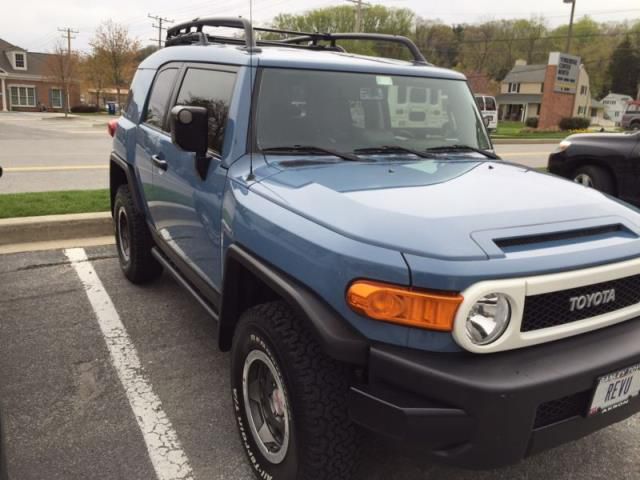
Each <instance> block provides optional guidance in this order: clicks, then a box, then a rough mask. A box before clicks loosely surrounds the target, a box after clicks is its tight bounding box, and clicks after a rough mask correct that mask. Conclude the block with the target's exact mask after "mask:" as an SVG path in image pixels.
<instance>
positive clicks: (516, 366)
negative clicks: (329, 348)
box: [350, 318, 640, 469]
mask: <svg viewBox="0 0 640 480" xmlns="http://www.w3.org/2000/svg"><path fill="white" fill-rule="evenodd" d="M637 363H640V318H637V319H633V320H630V321H627V322H625V323H623V324H619V325H615V326H612V327H608V328H606V329H602V330H598V331H595V332H591V333H588V334H584V335H580V336H577V337H573V338H570V339H566V340H561V341H556V342H553V343H549V344H545V345H539V346H535V347H530V348H525V349H521V350H514V351H509V352H504V353H496V354H491V355H482V356H480V355H474V354H470V353H451V354H445V353H430V352H422V351H417V350H410V349H405V348H399V347H394V346H389V345H373V346H372V347H371V349H370V358H369V367H368V382H367V383H366V384H362V385H356V386H354V387H352V389H351V398H350V414H351V418H352V419H353V420H354V421H355V422H356V423H358V424H360V425H362V426H364V427H366V428H368V429H370V430H373V431H374V432H377V433H380V434H383V435H386V436H389V437H392V438H394V439H396V440H399V441H404V442H408V443H409V444H411V445H415V446H419V447H420V448H421V449H423V450H427V451H428V452H429V453H430V454H431V455H432V456H433V457H435V458H437V459H439V460H441V461H443V462H446V463H450V464H454V465H456V466H460V467H466V468H478V469H485V468H494V467H499V466H505V465H509V464H513V463H517V462H519V461H520V460H522V459H523V458H525V457H527V456H529V455H532V454H535V453H537V452H540V451H542V450H546V449H548V448H552V447H555V446H557V445H560V444H563V443H566V442H569V441H572V440H575V439H577V438H580V437H583V436H585V435H588V434H589V433H591V432H594V431H596V430H599V429H601V428H603V427H606V426H608V425H610V424H612V423H615V422H618V421H620V420H623V419H625V418H627V417H629V416H630V415H632V414H634V413H636V412H638V411H639V410H640V399H639V398H637V397H636V398H634V399H632V400H631V402H630V403H629V404H627V405H625V406H624V407H620V408H618V409H616V410H613V411H611V412H609V413H606V414H602V415H599V416H594V417H589V418H587V417H586V413H587V410H588V408H589V405H590V402H591V394H592V391H593V389H594V388H595V385H596V380H597V378H598V377H600V376H602V375H604V374H607V373H610V372H613V371H616V370H618V369H621V368H624V367H627V366H631V365H633V364H637Z"/></svg>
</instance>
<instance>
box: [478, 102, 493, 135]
mask: <svg viewBox="0 0 640 480" xmlns="http://www.w3.org/2000/svg"><path fill="white" fill-rule="evenodd" d="M475 97H476V103H477V104H478V110H480V113H481V114H482V118H484V119H485V125H486V126H487V129H488V130H489V131H490V132H495V131H496V129H497V128H498V104H497V103H496V99H495V98H494V97H491V96H489V95H475Z"/></svg>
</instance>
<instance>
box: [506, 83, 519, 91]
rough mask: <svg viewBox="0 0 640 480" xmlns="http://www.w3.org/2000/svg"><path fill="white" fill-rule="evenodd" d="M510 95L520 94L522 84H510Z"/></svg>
mask: <svg viewBox="0 0 640 480" xmlns="http://www.w3.org/2000/svg"><path fill="white" fill-rule="evenodd" d="M509 93H520V84H519V83H510V84H509Z"/></svg>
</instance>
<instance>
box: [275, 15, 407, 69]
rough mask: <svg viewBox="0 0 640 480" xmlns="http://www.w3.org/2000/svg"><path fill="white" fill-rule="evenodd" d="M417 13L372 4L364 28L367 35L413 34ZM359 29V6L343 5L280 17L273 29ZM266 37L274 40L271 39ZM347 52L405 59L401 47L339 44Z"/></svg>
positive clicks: (363, 22)
mask: <svg viewBox="0 0 640 480" xmlns="http://www.w3.org/2000/svg"><path fill="white" fill-rule="evenodd" d="M414 18H415V14H414V13H413V12H412V11H411V10H409V9H406V8H387V7H384V6H382V5H371V6H368V7H366V8H365V9H364V12H363V20H362V27H363V31H364V32H367V33H389V34H394V35H405V36H408V35H411V34H412V30H413V24H414ZM355 26H356V7H354V6H351V5H340V6H337V7H327V8H318V9H315V10H311V11H309V12H305V13H303V14H300V15H293V14H288V13H285V14H280V15H278V16H277V17H275V18H274V20H273V27H274V28H280V29H284V30H296V31H302V32H328V33H336V32H353V31H354V30H355ZM267 38H272V37H270V36H268V37H267ZM340 45H341V46H343V47H344V48H345V49H346V50H347V51H349V52H353V53H359V54H363V55H381V56H402V57H406V56H407V52H406V51H404V50H403V48H402V47H399V46H396V45H390V44H379V43H372V42H364V41H348V42H347V41H343V42H340Z"/></svg>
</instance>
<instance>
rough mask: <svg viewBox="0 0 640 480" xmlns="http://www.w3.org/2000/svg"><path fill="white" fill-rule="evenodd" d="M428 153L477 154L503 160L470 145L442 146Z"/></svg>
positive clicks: (432, 148)
mask: <svg viewBox="0 0 640 480" xmlns="http://www.w3.org/2000/svg"><path fill="white" fill-rule="evenodd" d="M426 151H427V152H434V153H435V152H476V153H480V154H481V155H484V156H485V157H488V158H491V159H493V160H501V158H500V157H499V156H498V155H496V154H495V153H492V152H490V151H488V150H483V149H481V148H476V147H472V146H470V145H442V146H441V147H431V148H427V150H426Z"/></svg>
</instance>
